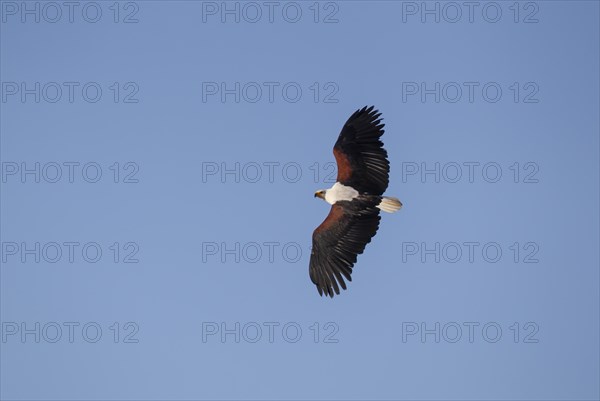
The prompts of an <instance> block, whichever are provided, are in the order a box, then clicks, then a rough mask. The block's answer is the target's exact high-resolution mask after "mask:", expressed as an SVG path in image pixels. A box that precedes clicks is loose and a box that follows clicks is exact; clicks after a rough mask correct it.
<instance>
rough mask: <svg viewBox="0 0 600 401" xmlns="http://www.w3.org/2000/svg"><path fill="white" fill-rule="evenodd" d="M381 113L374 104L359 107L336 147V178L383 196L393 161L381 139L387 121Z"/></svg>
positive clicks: (334, 151) (346, 125)
mask: <svg viewBox="0 0 600 401" xmlns="http://www.w3.org/2000/svg"><path fill="white" fill-rule="evenodd" d="M380 116H381V113H379V112H378V111H377V110H374V109H373V106H371V107H369V108H367V107H366V106H365V107H363V108H362V109H360V110H356V111H355V112H354V114H352V115H351V116H350V118H349V119H348V121H346V124H344V127H343V128H342V132H340V136H339V137H338V140H337V142H336V143H335V146H334V147H333V154H334V156H335V160H336V162H337V166H338V176H337V181H338V182H340V183H341V184H344V185H347V186H351V187H352V188H354V189H356V190H357V191H358V192H360V193H368V194H372V195H383V193H384V192H385V190H386V189H387V187H388V184H389V173H390V162H389V161H388V160H387V152H386V151H385V149H384V148H383V142H381V140H380V138H381V135H383V132H384V130H383V127H384V125H385V124H382V123H381V119H380V118H379V117H380Z"/></svg>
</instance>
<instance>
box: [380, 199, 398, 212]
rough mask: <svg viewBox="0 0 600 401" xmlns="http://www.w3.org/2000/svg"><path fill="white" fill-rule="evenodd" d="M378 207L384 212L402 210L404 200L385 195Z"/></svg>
mask: <svg viewBox="0 0 600 401" xmlns="http://www.w3.org/2000/svg"><path fill="white" fill-rule="evenodd" d="M377 207H378V208H379V209H381V210H383V211H384V212H388V213H394V212H397V211H398V210H400V208H401V207H402V202H400V200H399V199H398V198H394V197H392V196H384V197H383V199H381V202H380V203H379V205H377Z"/></svg>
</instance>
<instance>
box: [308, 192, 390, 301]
mask: <svg viewBox="0 0 600 401" xmlns="http://www.w3.org/2000/svg"><path fill="white" fill-rule="evenodd" d="M372 198H373V199H369V200H368V201H365V200H361V199H354V200H352V201H340V202H336V203H335V204H334V205H333V206H331V210H330V211H329V215H327V218H326V219H325V221H323V223H321V225H320V226H319V227H317V229H316V230H315V231H314V233H313V241H312V251H311V254H310V268H309V273H310V279H311V280H312V282H313V283H314V284H315V285H316V286H317V290H318V291H319V294H320V295H321V296H322V295H323V293H325V295H329V296H330V297H333V292H334V291H335V293H336V294H339V293H340V288H339V287H340V286H341V287H342V288H343V289H344V290H345V289H346V283H345V281H344V277H345V278H346V280H348V281H352V276H351V275H352V266H354V263H356V256H357V255H359V254H361V253H363V251H364V250H365V246H366V245H367V244H368V243H369V242H371V238H372V237H373V236H374V235H375V233H377V229H378V228H379V219H380V217H379V209H378V208H377V204H378V203H379V201H380V198H379V197H372Z"/></svg>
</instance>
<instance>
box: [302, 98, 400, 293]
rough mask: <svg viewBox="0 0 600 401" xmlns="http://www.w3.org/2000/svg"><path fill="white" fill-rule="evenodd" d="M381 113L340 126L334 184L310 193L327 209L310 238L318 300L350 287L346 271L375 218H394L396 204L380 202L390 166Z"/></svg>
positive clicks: (367, 110) (361, 113) (357, 115)
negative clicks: (385, 216) (382, 215)
mask: <svg viewBox="0 0 600 401" xmlns="http://www.w3.org/2000/svg"><path fill="white" fill-rule="evenodd" d="M380 117H381V113H380V112H379V111H378V110H377V109H375V107H374V106H370V107H368V106H365V107H363V108H362V109H358V110H356V111H355V112H354V113H353V114H352V115H351V116H350V118H348V120H347V121H346V123H345V124H344V126H343V127H342V130H341V132H340V134H339V136H338V139H337V141H336V142H335V145H334V147H333V155H334V157H335V160H336V164H337V179H336V183H335V184H333V186H332V187H331V188H329V189H322V190H319V191H316V192H315V198H321V199H323V200H324V201H325V202H327V203H329V204H330V205H331V209H330V211H329V214H328V215H327V217H326V218H325V220H324V221H323V222H322V223H321V225H319V226H318V227H317V228H316V229H315V231H314V232H313V235H312V249H311V255H310V262H309V275H310V279H311V281H312V282H313V284H314V285H315V286H316V287H317V291H318V292H319V295H321V296H323V294H325V296H329V297H331V298H333V296H334V293H335V294H337V295H339V294H340V287H341V288H343V289H344V290H346V282H345V281H344V278H345V279H346V280H348V281H352V268H353V266H354V264H355V263H356V260H357V255H359V254H362V253H363V251H364V250H365V247H366V245H367V244H368V243H369V242H371V238H373V237H374V236H375V234H376V233H377V229H378V228H379V221H380V219H381V217H380V215H379V212H380V211H381V210H383V211H384V212H388V213H394V212H396V211H398V210H400V208H401V207H402V202H400V200H399V199H398V198H395V197H391V196H384V195H383V193H384V192H385V190H386V189H387V187H388V184H389V173H390V162H389V160H388V158H387V156H388V155H387V151H386V150H385V149H384V148H383V142H382V141H381V136H382V135H383V133H384V129H383V127H384V126H385V124H383V123H382V122H381V121H382V118H380Z"/></svg>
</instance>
